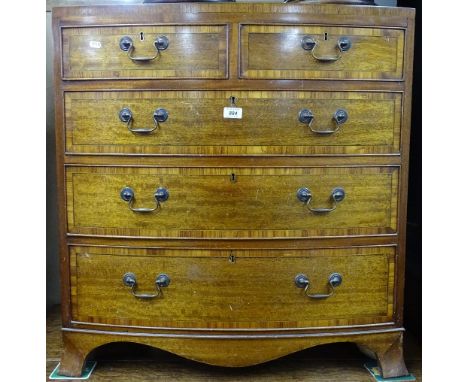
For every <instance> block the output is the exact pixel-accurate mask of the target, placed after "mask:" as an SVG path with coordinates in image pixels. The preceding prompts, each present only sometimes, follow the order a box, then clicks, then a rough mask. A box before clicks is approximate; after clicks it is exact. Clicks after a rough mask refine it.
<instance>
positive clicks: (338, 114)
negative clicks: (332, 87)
mask: <svg viewBox="0 0 468 382" xmlns="http://www.w3.org/2000/svg"><path fill="white" fill-rule="evenodd" d="M314 119H315V117H314V113H313V112H312V111H311V110H309V109H302V110H301V111H299V115H298V120H299V122H301V123H305V124H307V126H309V129H310V131H312V132H313V133H315V134H322V135H328V134H333V133H336V132H337V131H338V130H340V127H341V125H342V124H344V123H345V122H346V121H347V120H348V112H347V111H346V110H345V109H338V110H337V111H335V114H333V117H332V120H333V121H334V122H335V128H334V129H333V130H317V129H314V128H313V127H312V124H313V122H314Z"/></svg>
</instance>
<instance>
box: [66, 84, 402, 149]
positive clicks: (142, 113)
mask: <svg viewBox="0 0 468 382" xmlns="http://www.w3.org/2000/svg"><path fill="white" fill-rule="evenodd" d="M231 97H235V99H234V100H235V104H236V106H237V107H240V108H242V118H241V119H227V118H224V114H223V111H224V107H227V106H230V99H231ZM401 99H402V98H401V94H400V93H392V92H387V93H382V92H291V91H283V92H280V91H278V92H272V91H242V92H239V91H120V92H118V91H113V92H112V91H110V92H102V91H93V92H66V93H65V127H66V150H67V152H69V153H91V154H106V153H111V154H120V153H126V154H127V153H128V154H192V155H195V154H206V155H243V154H254V155H276V154H279V155H281V154H283V155H303V154H320V155H321V154H330V155H333V154H380V153H398V152H399V151H400V128H401V111H402V110H401V108H402V105H401Z"/></svg>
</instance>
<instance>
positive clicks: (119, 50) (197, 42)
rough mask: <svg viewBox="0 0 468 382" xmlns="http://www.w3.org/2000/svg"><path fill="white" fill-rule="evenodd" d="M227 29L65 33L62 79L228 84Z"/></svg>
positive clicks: (180, 27) (189, 27)
mask: <svg viewBox="0 0 468 382" xmlns="http://www.w3.org/2000/svg"><path fill="white" fill-rule="evenodd" d="M227 30H228V29H227V25H154V26H148V25H141V26H102V27H85V28H74V27H66V28H62V77H63V78H64V79H67V80H80V79H119V78H121V79H126V78H226V77H227V76H228V69H227V68H228V65H227V60H228V53H227Z"/></svg>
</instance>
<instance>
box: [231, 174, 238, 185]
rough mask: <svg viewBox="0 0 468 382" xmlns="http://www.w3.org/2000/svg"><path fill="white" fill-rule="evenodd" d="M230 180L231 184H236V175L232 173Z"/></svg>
mask: <svg viewBox="0 0 468 382" xmlns="http://www.w3.org/2000/svg"><path fill="white" fill-rule="evenodd" d="M230 180H231V183H236V182H237V176H236V174H234V173H232V174H231V178H230Z"/></svg>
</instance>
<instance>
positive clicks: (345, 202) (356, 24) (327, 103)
mask: <svg viewBox="0 0 468 382" xmlns="http://www.w3.org/2000/svg"><path fill="white" fill-rule="evenodd" d="M53 22H54V38H55V46H56V47H55V81H56V82H55V83H56V130H57V158H58V169H57V171H58V178H59V196H60V197H59V211H60V221H61V226H60V235H61V256H60V257H61V271H62V307H63V311H62V316H63V341H64V346H65V350H64V353H63V356H62V360H61V369H60V373H61V374H63V375H69V376H77V375H79V374H80V373H81V370H82V367H83V363H84V361H85V359H86V357H87V355H88V354H89V353H90V351H91V350H93V349H94V348H96V347H98V346H101V345H103V344H107V343H111V342H125V341H128V342H136V343H141V344H146V345H150V346H154V347H158V348H161V349H164V350H167V351H169V352H173V353H175V354H178V355H181V356H184V357H187V358H190V359H193V360H197V361H201V362H206V363H209V364H212V365H220V366H230V367H233V366H247V365H253V364H257V363H261V362H265V361H268V360H271V359H275V358H278V357H280V356H283V355H286V354H289V353H292V352H296V351H299V350H301V349H305V348H308V347H313V346H316V345H321V344H327V343H333V342H354V343H356V344H358V346H359V347H360V348H361V349H362V350H364V351H366V352H367V353H371V354H373V355H375V356H376V358H377V359H378V361H379V364H380V366H381V368H382V370H383V373H384V376H386V377H394V376H399V375H403V374H406V373H407V372H406V367H405V365H404V361H403V354H402V341H403V331H404V329H403V318H402V312H403V288H404V263H405V223H406V200H407V197H406V195H407V182H408V179H407V178H408V151H409V129H410V126H409V121H410V106H411V77H412V49H413V33H414V10H412V9H403V8H385V7H372V6H343V5H321V4H292V5H289V4H286V5H285V4H245V3H244V4H242V3H224V4H206V3H205V4H203V3H179V4H153V5H140V6H135V5H132V6H96V7H66V8H55V9H54V11H53Z"/></svg>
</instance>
